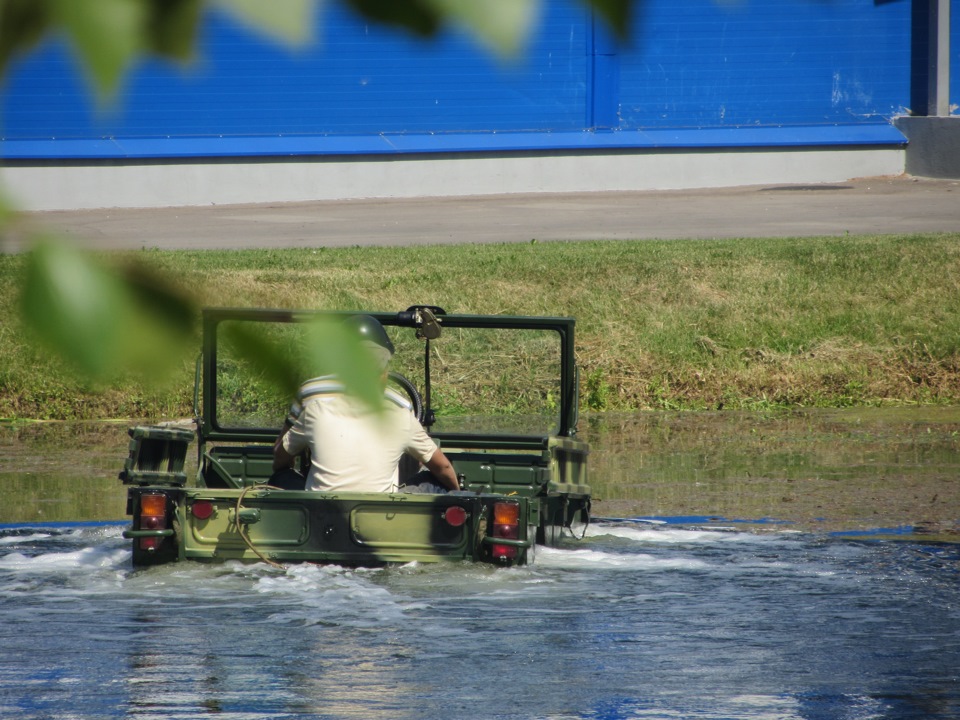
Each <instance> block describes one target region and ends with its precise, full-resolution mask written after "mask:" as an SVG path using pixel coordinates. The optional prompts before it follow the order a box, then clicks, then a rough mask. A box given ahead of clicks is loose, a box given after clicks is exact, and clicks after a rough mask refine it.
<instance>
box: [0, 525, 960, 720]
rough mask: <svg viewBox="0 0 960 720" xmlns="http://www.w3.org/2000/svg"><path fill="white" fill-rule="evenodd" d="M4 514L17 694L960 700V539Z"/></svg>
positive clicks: (389, 712) (163, 699) (358, 704)
mask: <svg viewBox="0 0 960 720" xmlns="http://www.w3.org/2000/svg"><path fill="white" fill-rule="evenodd" d="M121 531H122V526H121V525H118V524H112V523H111V524H74V525H57V526H45V525H37V526H35V527H30V526H17V527H10V526H8V527H6V528H0V620H2V622H0V717H10V718H23V719H34V718H184V717H200V716H209V715H215V716H217V717H221V718H558V719H559V718H809V719H818V720H819V719H821V718H822V719H824V720H826V719H828V718H829V719H840V720H845V719H854V718H858V719H859V718H918V719H919V718H957V717H960V550H958V547H957V546H956V545H951V544H922V543H918V542H916V541H897V540H891V539H878V540H854V539H849V538H843V537H831V536H817V535H807V534H802V533H793V532H771V533H763V534H754V533H746V532H741V531H738V530H734V529H729V528H722V527H695V526H689V525H687V526H679V525H672V524H668V523H640V522H605V523H601V524H599V525H594V526H592V527H591V528H590V530H589V533H588V535H587V537H586V539H585V540H583V541H581V542H575V541H573V540H571V541H570V542H569V544H568V545H566V546H565V547H562V548H559V549H547V550H544V549H541V550H539V551H538V555H537V558H536V563H535V564H533V565H531V566H528V567H524V568H513V569H496V568H490V567H481V566H476V565H472V564H457V565H432V566H427V565H407V566H400V567H390V568H385V569H378V570H347V569H342V568H336V567H319V566H313V565H300V566H291V567H288V568H286V569H283V570H277V569H274V568H271V567H268V566H266V565H246V566H245V565H240V564H228V565H219V566H204V565H200V564H193V563H191V564H186V563H184V564H177V565H172V566H166V567H159V568H152V569H149V570H139V571H133V570H132V569H131V567H130V553H129V550H128V544H127V542H126V541H124V540H123V539H122V538H121V537H120V533H121Z"/></svg>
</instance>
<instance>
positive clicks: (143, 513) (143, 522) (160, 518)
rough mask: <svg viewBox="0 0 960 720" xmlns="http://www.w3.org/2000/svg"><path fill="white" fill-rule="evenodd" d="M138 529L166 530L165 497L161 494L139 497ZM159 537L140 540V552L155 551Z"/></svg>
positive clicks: (160, 539)
mask: <svg viewBox="0 0 960 720" xmlns="http://www.w3.org/2000/svg"><path fill="white" fill-rule="evenodd" d="M140 529H141V530H166V529H167V496H166V495H164V494H163V493H144V494H143V495H141V496H140ZM162 540H163V538H161V537H145V538H140V549H141V550H156V549H157V548H158V547H159V546H160V542H161V541H162Z"/></svg>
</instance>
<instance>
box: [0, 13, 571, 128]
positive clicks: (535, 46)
mask: <svg viewBox="0 0 960 720" xmlns="http://www.w3.org/2000/svg"><path fill="white" fill-rule="evenodd" d="M320 24H321V29H320V32H319V33H318V34H319V36H320V42H318V43H316V44H315V45H313V46H311V47H310V48H309V49H306V50H303V51H302V52H297V51H295V50H290V49H288V48H285V47H282V46H278V45H276V44H274V43H272V42H269V41H266V40H262V39H260V38H258V37H257V36H255V35H252V34H251V33H249V32H248V31H247V30H246V29H243V28H240V27H238V26H236V25H235V24H233V23H232V22H231V21H230V20H229V19H228V18H224V17H223V16H221V15H218V14H213V15H211V17H210V18H209V22H208V23H207V24H206V26H205V31H204V37H203V39H202V42H201V44H200V46H201V48H202V50H201V57H199V58H198V60H197V61H196V62H195V63H193V64H192V65H191V66H190V67H187V68H183V69H178V68H176V67H172V66H171V65H169V64H167V63H164V62H160V61H150V62H147V63H145V64H144V65H143V66H142V67H140V68H138V69H137V70H136V71H135V72H134V73H133V74H132V76H131V77H130V78H129V82H128V83H127V85H126V87H125V88H124V93H123V105H122V107H121V108H119V109H117V110H115V111H113V112H98V111H97V108H96V107H95V106H94V105H92V104H91V98H90V97H89V96H88V92H87V87H86V86H85V84H84V83H83V81H82V80H81V79H80V78H78V77H77V74H76V69H75V67H74V65H73V63H72V62H71V60H70V55H69V53H68V52H67V50H66V49H65V47H64V46H63V44H62V43H57V44H50V45H48V46H46V47H44V48H43V49H42V50H41V51H40V52H38V53H36V54H35V55H34V56H33V57H32V58H30V59H29V60H27V61H26V62H22V63H20V64H19V65H18V67H16V68H15V69H14V71H13V73H12V77H11V82H10V85H9V88H8V90H7V92H6V93H5V94H4V103H3V116H4V123H3V128H4V129H3V135H4V137H5V138H7V139H12V138H17V139H28V138H32V139H38V138H81V137H197V136H244V135H310V134H351V135H364V134H377V133H429V132H486V131H515V130H530V131H543V130H571V129H580V128H582V127H583V124H584V98H585V93H586V74H587V57H586V49H587V48H586V28H587V27H588V25H587V16H586V14H585V12H584V11H583V10H582V9H581V8H580V7H579V6H575V5H572V4H566V3H564V4H556V5H554V4H551V11H550V14H549V15H548V17H547V22H545V23H544V24H543V26H542V28H541V29H540V30H539V32H538V34H537V36H536V37H535V38H534V40H533V43H532V45H531V48H530V52H529V53H528V54H527V56H526V57H525V58H524V59H523V60H522V61H518V62H515V63H506V62H500V61H498V60H497V59H496V58H492V57H491V56H490V55H489V54H488V53H486V52H485V51H483V50H482V49H481V48H479V47H478V46H477V45H476V44H474V43H473V42H472V41H471V40H470V39H468V38H466V37H464V36H462V35H459V34H453V33H449V34H446V35H444V36H442V37H440V38H437V39H436V40H434V41H429V42H423V41H418V40H415V39H411V38H408V37H406V36H404V35H401V34H399V33H396V32H391V31H389V30H386V29H383V28H380V27H377V26H371V25H366V24H364V23H363V22H362V20H360V19H358V18H356V17H354V16H352V15H348V14H347V13H345V12H343V11H330V12H327V13H325V14H324V15H323V16H322V17H321V18H320Z"/></svg>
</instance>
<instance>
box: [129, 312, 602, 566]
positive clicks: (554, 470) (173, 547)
mask: <svg viewBox="0 0 960 720" xmlns="http://www.w3.org/2000/svg"><path fill="white" fill-rule="evenodd" d="M354 314H356V313H317V312H309V311H289V310H265V309H227V308H213V309H207V310H205V311H204V313H203V352H202V355H201V357H200V360H199V361H198V368H197V381H196V391H195V404H196V405H197V408H198V411H197V418H196V429H195V430H194V429H192V428H185V427H177V426H141V427H134V428H131V429H130V430H129V433H130V436H131V440H130V452H129V456H128V458H127V460H126V462H125V464H124V468H123V471H122V472H121V473H120V478H121V479H122V481H123V483H124V484H125V485H126V486H127V488H128V489H127V496H128V497H127V514H128V515H130V516H132V519H133V520H132V525H131V527H130V528H129V529H128V530H126V531H125V533H124V537H126V538H129V539H130V540H131V541H132V547H133V564H134V565H135V566H142V565H154V564H159V563H167V562H175V561H182V560H197V561H207V562H222V561H228V560H238V561H265V562H271V563H278V564H286V563H297V562H316V563H334V564H340V565H348V566H373V565H382V564H385V563H406V562H435V561H441V560H461V561H462V560H473V561H478V562H487V563H493V564H498V565H513V564H524V563H529V562H532V561H533V559H534V555H535V549H536V546H537V545H538V544H555V543H556V542H558V541H559V540H560V539H561V538H563V537H570V536H580V535H581V534H582V532H583V531H584V530H585V528H586V525H587V524H588V522H589V513H590V487H589V485H588V483H587V455H588V446H587V444H586V443H584V442H582V441H579V440H577V439H575V436H576V430H577V387H578V383H577V370H576V365H575V360H574V320H573V319H572V318H562V317H509V316H500V315H454V314H447V313H446V312H445V311H444V310H442V309H441V308H437V307H430V306H413V307H411V308H408V309H407V310H404V311H402V312H396V313H384V312H371V313H364V314H366V315H370V316H372V317H374V318H376V319H377V320H379V321H380V323H381V324H382V325H383V326H384V328H385V330H386V331H387V333H388V335H389V336H390V338H391V341H392V342H393V344H394V346H395V348H396V353H395V355H394V359H393V361H392V362H391V372H390V376H389V377H390V381H389V382H390V384H391V385H392V387H393V390H394V391H395V392H398V393H402V394H404V395H405V396H406V397H407V398H408V400H409V403H410V405H411V407H412V411H413V412H415V413H416V414H417V416H418V418H419V419H420V420H421V422H422V423H423V424H424V426H425V427H426V428H427V430H428V432H429V434H430V435H431V437H433V439H434V440H435V441H436V442H437V444H438V445H440V446H441V447H442V448H443V451H444V453H445V454H446V455H447V457H448V458H449V459H450V460H451V461H452V462H453V465H454V467H455V469H456V471H457V473H458V475H459V476H460V480H461V488H462V489H461V490H460V491H458V492H451V493H447V494H412V493H411V494H408V493H403V492H398V493H389V494H385V493H363V492H360V493H356V492H354V493H349V492H336V493H333V492H329V493H328V492H316V491H305V490H289V489H283V488H281V487H277V486H274V485H271V484H270V483H271V475H272V460H273V444H274V441H275V440H276V439H277V437H278V435H279V433H280V431H281V426H282V424H283V421H284V419H285V417H286V415H287V411H288V409H289V406H290V401H291V398H290V397H284V393H283V392H281V391H280V390H277V389H274V386H273V385H272V384H271V383H270V382H268V381H267V378H265V377H264V374H263V372H262V371H259V370H258V369H257V368H256V366H255V363H252V362H251V361H250V360H249V359H248V357H247V355H245V354H243V353H240V352H238V351H236V350H234V349H233V345H232V344H231V342H229V341H228V338H234V337H237V336H238V334H239V335H243V336H248V337H249V336H254V335H255V336H258V337H264V338H269V339H270V341H271V342H273V343H275V344H276V345H275V346H278V347H281V348H283V347H288V348H289V349H290V352H291V353H295V352H297V348H298V347H302V346H303V343H304V342H306V340H305V333H306V328H308V327H309V326H310V324H311V322H312V321H314V320H316V319H317V318H321V317H322V318H326V319H330V318H333V319H337V318H338V317H339V316H342V317H343V318H347V317H349V316H350V315H354ZM193 444H195V445H196V448H195V451H196V459H197V461H196V469H195V473H194V471H193V470H191V471H189V472H188V470H187V467H188V466H191V467H192V465H193V463H192V461H188V457H190V453H191V451H190V446H191V445H193ZM298 462H299V463H301V465H300V466H299V467H301V468H304V469H305V468H306V467H308V465H307V463H308V462H309V460H308V459H306V458H302V457H301V458H299V459H298ZM411 462H412V461H411ZM413 465H414V467H405V466H404V464H403V463H402V464H401V477H405V476H407V475H411V474H413V473H415V472H416V470H417V468H416V467H415V463H413ZM304 472H305V470H304ZM191 476H192V477H191Z"/></svg>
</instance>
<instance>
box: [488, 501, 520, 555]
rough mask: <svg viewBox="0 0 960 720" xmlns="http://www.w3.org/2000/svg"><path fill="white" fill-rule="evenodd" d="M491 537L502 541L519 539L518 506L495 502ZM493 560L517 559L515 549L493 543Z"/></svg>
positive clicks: (513, 503) (517, 504) (511, 546)
mask: <svg viewBox="0 0 960 720" xmlns="http://www.w3.org/2000/svg"><path fill="white" fill-rule="evenodd" d="M493 537H495V538H503V539H504V540H519V539H520V504H519V503H515V502H497V503H494V504H493ZM492 551H493V557H494V559H495V560H513V559H514V558H516V557H517V548H516V547H515V546H513V545H500V544H497V543H494V545H493V548H492Z"/></svg>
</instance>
